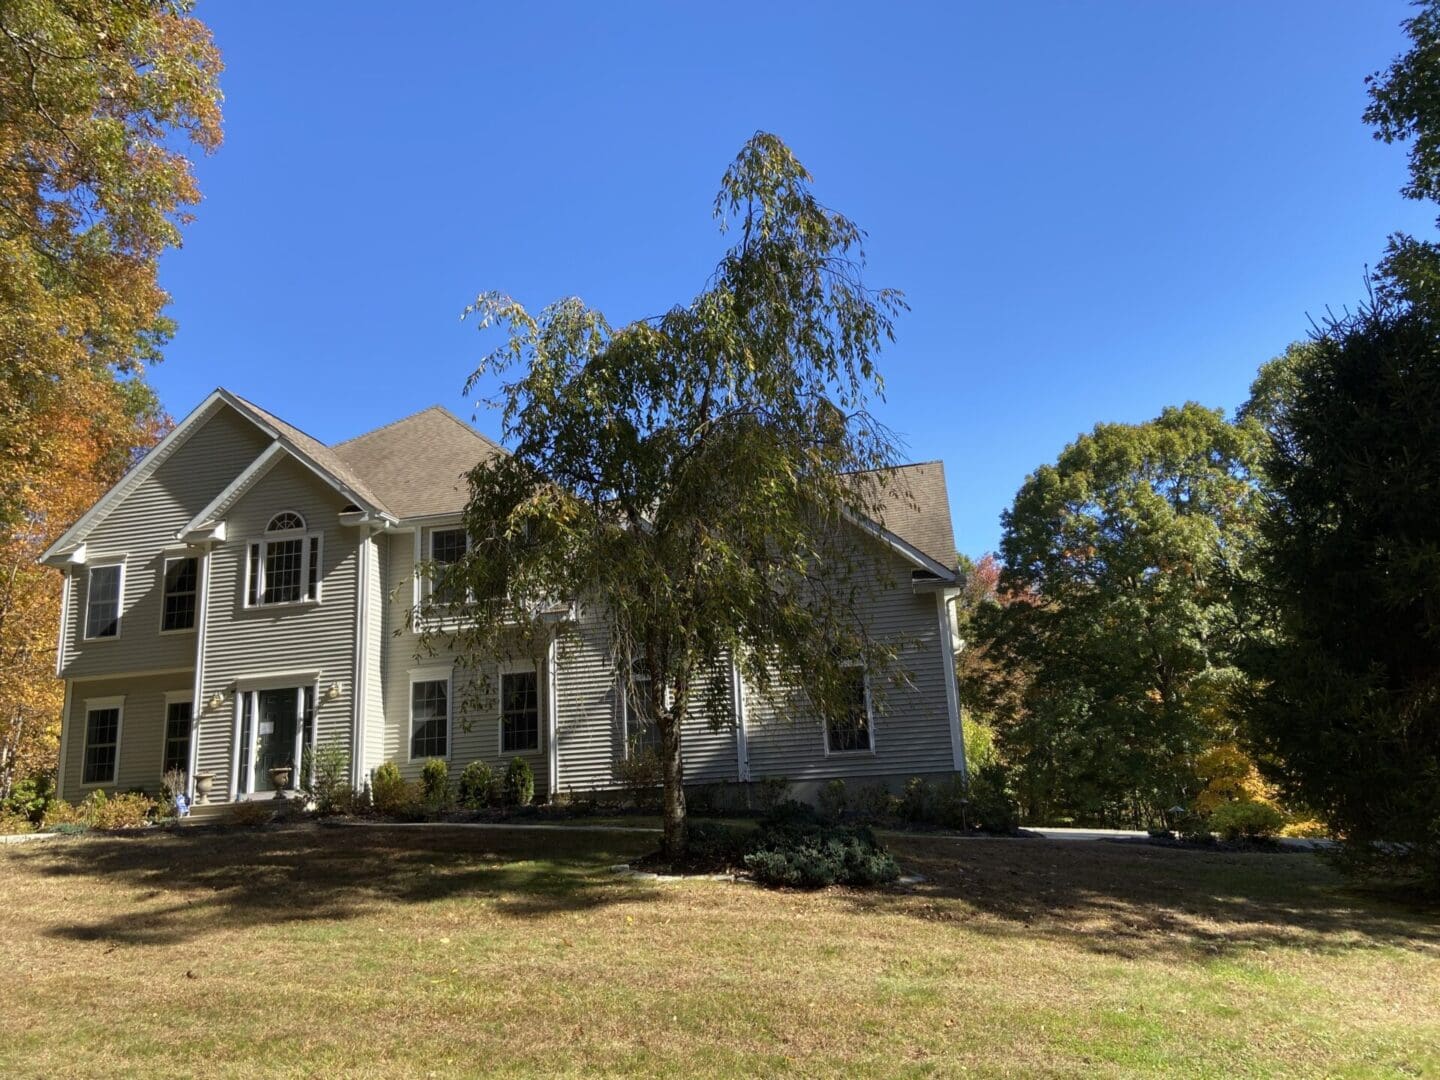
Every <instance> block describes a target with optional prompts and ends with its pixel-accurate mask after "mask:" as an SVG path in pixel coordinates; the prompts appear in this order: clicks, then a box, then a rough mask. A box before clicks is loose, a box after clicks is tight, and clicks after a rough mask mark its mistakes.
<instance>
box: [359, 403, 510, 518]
mask: <svg viewBox="0 0 1440 1080" xmlns="http://www.w3.org/2000/svg"><path fill="white" fill-rule="evenodd" d="M332 452H333V453H334V454H335V455H336V456H337V457H339V458H340V459H341V460H343V461H344V462H345V463H346V465H347V466H348V467H349V468H350V469H352V470H354V471H355V472H357V473H359V474H360V475H362V476H364V477H365V479H366V481H367V482H368V483H369V484H370V486H371V487H372V488H373V489H374V490H375V491H376V492H378V493H379V495H380V497H381V498H382V499H384V500H385V505H386V507H387V508H389V510H390V512H391V513H393V514H396V515H397V516H399V517H416V516H420V515H424V514H451V513H459V512H460V511H461V510H463V509H464V508H465V503H466V501H467V500H468V498H469V495H470V489H469V485H468V484H467V483H466V482H465V474H466V473H468V472H469V471H470V470H471V469H473V468H474V467H475V466H476V465H478V464H479V463H480V462H481V461H484V460H485V459H487V458H491V457H494V456H495V455H496V454H503V453H505V450H504V448H503V447H501V446H500V445H498V444H497V443H494V442H492V441H491V440H489V439H487V438H486V437H485V436H484V435H481V434H480V433H479V432H478V431H476V430H475V429H474V428H472V427H471V426H470V425H469V424H467V423H465V421H463V420H461V419H460V418H459V417H457V416H455V415H454V414H453V413H451V412H450V411H449V410H447V409H444V408H442V407H441V406H439V405H432V406H430V408H428V409H424V410H422V411H420V412H418V413H415V414H414V415H412V416H407V417H405V418H404V419H401V420H396V421H395V422H394V423H391V424H386V425H385V426H384V427H380V428H376V429H375V430H374V431H367V432H366V433H365V434H364V435H357V436H356V437H355V438H353V439H349V440H347V441H346V442H342V443H337V444H336V445H335V446H334V447H333V448H332Z"/></svg>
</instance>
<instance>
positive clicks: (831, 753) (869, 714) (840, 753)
mask: <svg viewBox="0 0 1440 1080" xmlns="http://www.w3.org/2000/svg"><path fill="white" fill-rule="evenodd" d="M857 666H858V665H857ZM864 681H865V734H866V736H867V737H868V738H869V741H870V745H869V747H868V748H866V749H863V750H831V749H830V720H829V719H828V718H827V717H823V716H822V717H821V718H820V741H821V744H822V745H823V746H824V748H825V756H826V757H827V758H831V757H838V758H853V757H864V756H865V755H867V754H868V755H869V756H871V757H874V755H875V699H874V698H873V697H871V695H870V673H869V672H868V671H867V672H866V673H865V675H864Z"/></svg>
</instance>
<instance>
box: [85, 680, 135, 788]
mask: <svg viewBox="0 0 1440 1080" xmlns="http://www.w3.org/2000/svg"><path fill="white" fill-rule="evenodd" d="M101 709H116V710H118V712H119V715H118V716H117V717H116V718H115V766H114V768H113V769H112V770H111V772H110V779H109V780H90V781H87V780H86V779H85V758H86V757H87V756H88V755H89V753H90V714H91V713H92V712H99V711H100V710H101ZM124 734H125V695H124V694H120V695H118V696H116V697H101V698H86V699H85V734H84V738H83V739H82V740H81V747H80V786H81V787H82V788H102V787H114V786H115V785H116V784H118V783H119V782H120V741H121V738H122V737H123V736H124Z"/></svg>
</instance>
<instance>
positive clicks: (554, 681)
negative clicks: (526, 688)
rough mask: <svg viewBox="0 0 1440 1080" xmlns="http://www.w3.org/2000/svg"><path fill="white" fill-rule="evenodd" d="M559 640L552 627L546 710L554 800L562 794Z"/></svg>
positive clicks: (552, 797) (551, 788) (546, 652)
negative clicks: (557, 663)
mask: <svg viewBox="0 0 1440 1080" xmlns="http://www.w3.org/2000/svg"><path fill="white" fill-rule="evenodd" d="M558 638H559V631H558V629H556V628H554V627H552V628H551V630H550V644H549V645H548V646H547V647H546V650H545V684H546V685H545V689H546V695H545V696H546V698H547V700H548V701H549V704H550V707H549V708H548V709H547V710H546V712H547V714H548V715H547V717H546V727H547V728H548V731H547V732H546V747H545V748H546V750H547V751H548V753H549V772H550V798H551V799H552V800H553V799H554V798H555V797H556V796H558V795H559V794H560V740H559V732H560V722H559V719H560V702H559V699H558V694H559V688H560V679H559V675H558V672H557V671H556V670H555V668H556V660H557V657H558V655H559V651H560V650H559V649H558V647H557V645H556V642H557V639H558Z"/></svg>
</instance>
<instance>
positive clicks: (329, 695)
mask: <svg viewBox="0 0 1440 1080" xmlns="http://www.w3.org/2000/svg"><path fill="white" fill-rule="evenodd" d="M339 696H340V684H339V683H338V682H332V683H331V684H330V685H329V686H327V687H326V688H325V695H324V697H323V698H322V699H321V700H322V701H334V700H335V699H336V698H338V697H339Z"/></svg>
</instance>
